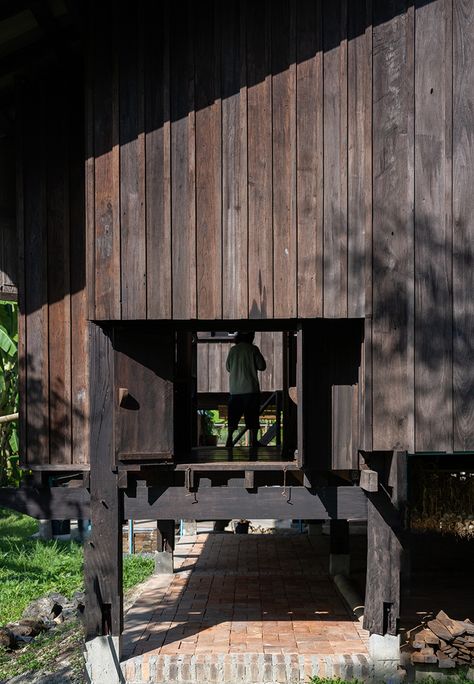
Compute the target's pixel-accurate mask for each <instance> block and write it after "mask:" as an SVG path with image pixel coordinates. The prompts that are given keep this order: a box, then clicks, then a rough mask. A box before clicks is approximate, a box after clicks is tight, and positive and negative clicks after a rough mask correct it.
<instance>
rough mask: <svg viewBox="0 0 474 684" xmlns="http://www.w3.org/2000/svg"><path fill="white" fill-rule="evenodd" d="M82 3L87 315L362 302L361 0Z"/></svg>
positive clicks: (158, 315) (165, 315) (286, 310)
mask: <svg viewBox="0 0 474 684" xmlns="http://www.w3.org/2000/svg"><path fill="white" fill-rule="evenodd" d="M92 8H93V11H92V12H91V27H90V30H91V32H92V34H93V36H94V39H93V40H92V41H91V44H90V46H91V51H90V54H89V59H90V70H89V78H88V95H89V97H88V117H89V119H88V125H89V127H90V131H89V133H90V139H89V148H88V155H89V159H90V164H89V180H88V187H90V191H91V195H90V197H91V200H90V205H89V210H90V226H89V229H90V234H89V241H88V245H89V258H90V268H91V281H90V285H91V293H90V294H91V297H90V309H89V313H90V316H91V318H93V319H109V320H111V319H114V320H115V319H145V318H150V319H171V318H174V319H200V320H204V319H210V320H214V319H223V318H224V319H225V318H228V319H229V318H233V319H242V318H249V317H250V318H265V319H268V318H293V317H301V318H308V317H317V316H324V317H329V318H331V317H343V318H344V317H360V316H363V315H364V312H365V275H364V263H365V240H366V236H369V235H370V225H369V221H370V215H371V213H370V203H369V198H370V187H371V182H370V160H371V149H370V130H371V129H370V118H369V119H365V118H364V116H362V113H363V112H370V96H371V83H370V70H371V60H370V55H371V52H370V50H371V32H370V31H367V32H366V31H365V13H366V9H365V5H364V3H361V2H351V3H347V6H346V3H341V2H330V3H329V2H328V3H326V4H324V3H320V2H315V1H314V0H298V2H295V1H294V0H292V1H291V2H288V1H281V0H272V2H265V1H259V2H248V3H246V2H245V1H242V2H240V1H237V0H230V1H229V2H225V3H221V2H213V1H209V0H205V1H204V2H199V3H195V2H188V3H187V2H179V3H169V2H164V3H148V4H142V3H137V4H136V6H134V5H133V4H132V3H126V10H124V12H123V13H120V12H119V11H118V5H117V4H113V5H110V6H109V4H108V3H100V5H97V3H93V4H92ZM323 14H324V21H322V16H323ZM352 36H353V39H352V40H349V38H351V37H352Z"/></svg>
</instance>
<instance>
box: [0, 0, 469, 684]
mask: <svg viewBox="0 0 474 684" xmlns="http://www.w3.org/2000/svg"><path fill="white" fill-rule="evenodd" d="M2 27H3V28H5V29H7V28H8V31H4V32H3V31H2ZM473 55H474V3H473V2H471V0H420V1H418V0H416V1H414V2H405V1H404V0H388V1H387V0H350V1H349V0H331V1H328V2H326V1H325V0H271V2H270V1H269V0H225V2H222V1H219V0H202V1H201V2H192V1H186V0H176V2H168V1H167V0H163V2H145V1H143V2H134V3H132V2H108V1H107V0H103V1H100V2H88V3H83V2H76V1H74V0H73V1H71V2H70V1H67V0H60V1H58V2H54V3H53V2H46V1H45V2H39V3H38V2H36V3H34V2H31V3H30V2H20V1H19V2H10V3H6V5H5V8H4V9H3V8H2V9H0V127H1V128H0V178H2V179H5V182H3V180H2V187H1V188H0V202H1V206H0V221H1V223H0V227H1V229H2V236H3V238H2V239H3V243H2V245H5V244H9V245H10V247H11V245H12V240H14V241H15V244H16V246H17V248H18V249H17V251H18V266H17V264H16V263H14V262H13V256H12V253H13V252H12V250H11V249H6V248H2V250H3V251H2V252H1V257H2V259H3V263H2V264H1V267H2V270H3V281H2V285H1V287H4V288H5V290H6V291H8V292H11V291H12V290H13V289H14V288H13V286H12V282H13V285H16V286H17V288H18V299H19V304H20V312H21V327H20V354H21V356H20V381H21V411H20V424H21V462H22V465H23V466H24V467H25V469H27V470H29V471H31V473H32V475H31V476H30V480H29V481H27V482H26V483H25V485H24V486H22V487H21V488H20V489H18V490H4V491H2V492H0V504H1V505H8V506H10V507H12V508H16V509H17V510H22V511H25V512H28V513H29V514H31V515H34V516H36V517H38V518H42V519H53V518H54V519H57V518H90V519H91V521H92V537H91V541H90V543H88V544H87V545H86V553H85V581H86V591H87V615H86V625H87V637H88V645H89V651H90V654H91V656H90V657H91V658H92V659H93V658H94V653H96V652H97V651H96V650H94V649H96V647H97V644H99V645H100V643H102V642H103V640H104V638H105V637H107V640H106V641H107V644H109V646H110V647H111V648H112V646H111V645H113V648H115V649H116V655H117V656H118V657H119V656H120V638H121V633H122V628H123V600H122V599H123V591H122V543H121V534H122V524H123V521H124V520H128V519H141V518H146V519H154V520H157V521H158V527H159V530H160V544H161V545H162V549H163V550H169V549H172V547H173V543H174V542H173V539H174V532H173V530H174V525H173V522H172V521H175V520H179V519H189V518H194V519H195V518H200V519H212V520H219V519H231V518H251V517H258V518H299V519H306V520H330V521H331V522H332V523H333V525H332V528H331V529H333V532H334V537H335V538H336V536H338V535H339V536H338V539H337V543H338V544H339V545H341V544H342V545H344V543H345V542H344V538H342V539H341V535H342V537H344V534H345V530H346V527H344V524H342V525H341V524H340V521H347V520H348V519H356V520H367V525H368V556H367V585H366V596H365V626H366V627H367V628H368V629H369V630H370V632H371V634H376V635H380V636H384V635H389V636H390V635H391V636H396V634H397V619H398V617H399V612H400V573H401V569H402V568H401V566H402V557H403V540H404V534H403V533H404V525H405V515H404V510H405V506H406V504H407V496H408V494H407V492H408V486H407V485H408V484H409V483H408V480H407V462H408V461H409V459H410V457H411V455H413V454H421V453H424V452H427V453H439V454H445V455H446V458H449V457H450V455H457V456H458V457H462V458H465V459H466V463H467V459H470V458H472V453H473V452H474V402H473V398H474V342H473V340H474V298H473V292H474V275H473V274H474V269H473V260H474V193H473V184H474V135H473V132H474V120H473V117H472V110H473V108H474V70H473V69H472V59H473ZM7 238H8V239H7ZM15 259H16V256H15ZM3 283H5V285H3ZM238 329H242V330H253V331H257V333H258V334H261V335H262V336H264V335H266V336H267V337H266V338H265V339H270V340H271V344H272V345H273V346H272V350H273V351H272V352H271V354H273V357H272V358H273V359H274V375H273V377H274V382H273V381H272V382H273V385H272V386H269V387H268V388H267V389H268V393H269V394H271V393H276V394H275V397H278V410H277V413H278V415H279V416H281V424H282V428H281V430H280V431H279V432H280V435H281V438H280V439H279V442H278V443H277V444H276V445H275V446H269V447H267V448H266V449H265V450H264V452H262V454H261V457H260V458H259V457H258V456H257V458H256V459H255V460H252V459H251V458H249V455H248V453H246V452H245V449H241V450H240V452H239V457H238V458H236V457H235V456H234V459H233V460H232V461H230V460H228V459H227V458H226V457H225V455H223V453H222V451H219V447H217V449H212V448H202V447H200V446H199V444H198V440H197V418H196V414H197V411H198V409H199V408H200V407H201V408H202V407H208V406H210V405H211V404H210V403H209V402H211V399H212V397H211V395H212V393H213V392H215V393H217V394H221V395H222V393H223V392H225V387H224V385H222V384H219V386H217V385H216V387H214V388H213V387H212V381H211V384H209V381H208V380H202V383H203V384H202V385H200V388H198V384H197V378H198V375H199V369H198V366H199V363H200V360H201V363H203V359H204V358H205V355H206V354H207V357H206V358H207V363H208V364H209V363H210V361H209V359H210V358H213V359H214V361H213V363H214V367H215V368H216V369H217V368H222V359H223V351H222V347H220V346H219V345H220V344H227V343H228V342H226V341H225V338H224V337H222V339H221V338H219V335H217V337H216V336H213V335H211V333H213V332H215V331H234V330H238ZM206 336H208V337H206ZM200 345H201V346H200ZM204 345H208V346H207V347H206V350H207V351H206V352H205V353H204V351H203V350H204ZM211 347H212V349H211ZM216 354H217V356H216ZM213 355H214V356H213ZM216 359H217V360H216ZM209 367H211V366H209ZM204 375H205V374H203V376H204ZM206 382H207V384H206ZM291 387H295V388H296V390H295V392H290V391H289V389H290V388H291ZM198 390H199V391H198ZM201 395H203V396H204V395H206V396H205V397H204V398H203V396H202V397H201V399H200V396H201ZM223 400H225V397H224V399H223V398H222V397H221V398H220V399H219V401H223ZM295 400H296V401H295ZM199 401H202V402H203V403H202V404H199ZM216 401H217V400H216ZM206 402H207V403H206ZM275 402H276V399H275ZM217 452H219V453H217ZM59 476H60V477H61V478H62V479H61V480H60V481H59V480H58V477H59ZM68 476H70V477H69V478H68ZM230 478H232V479H233V482H234V485H233V486H232V487H229V486H227V485H228V482H229V479H230ZM236 479H238V480H240V486H235V480H236ZM59 482H61V484H62V485H64V483H66V484H68V485H69V486H57V485H59ZM270 485H271V486H270ZM289 486H291V505H289V503H288V497H284V496H282V491H283V489H284V488H285V487H289ZM189 493H191V494H194V495H195V496H193V495H192V496H189ZM380 549H383V550H384V552H383V553H380ZM94 681H96V680H95V679H94Z"/></svg>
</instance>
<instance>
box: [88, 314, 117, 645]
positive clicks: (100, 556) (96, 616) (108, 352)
mask: <svg viewBox="0 0 474 684" xmlns="http://www.w3.org/2000/svg"><path fill="white" fill-rule="evenodd" d="M89 332H90V350H91V363H90V376H91V388H92V394H91V427H90V440H91V442H90V454H91V470H90V518H91V522H92V535H91V539H90V540H89V542H88V543H87V544H86V545H85V549H84V583H85V589H86V602H87V609H86V612H85V630H86V637H87V638H93V637H95V636H99V635H107V634H112V635H120V634H121V632H122V628H123V601H122V597H123V588H122V520H123V510H122V508H123V497H122V492H121V490H119V488H118V482H117V474H116V473H114V472H113V471H112V465H113V446H114V444H113V443H114V430H113V413H114V411H113V377H114V358H113V349H112V342H111V339H110V337H109V335H108V334H107V333H106V332H105V331H103V330H102V329H101V328H99V326H97V325H94V324H93V323H90V324H89Z"/></svg>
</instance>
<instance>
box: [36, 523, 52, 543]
mask: <svg viewBox="0 0 474 684" xmlns="http://www.w3.org/2000/svg"><path fill="white" fill-rule="evenodd" d="M38 538H39V539H44V540H49V539H52V538H53V521H52V520H40V521H39V526H38Z"/></svg>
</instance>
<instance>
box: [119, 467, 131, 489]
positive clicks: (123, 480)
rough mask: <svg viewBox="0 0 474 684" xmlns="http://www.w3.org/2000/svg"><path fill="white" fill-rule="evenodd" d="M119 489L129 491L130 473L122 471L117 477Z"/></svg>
mask: <svg viewBox="0 0 474 684" xmlns="http://www.w3.org/2000/svg"><path fill="white" fill-rule="evenodd" d="M117 487H118V488H119V489H127V487H128V471H127V470H120V471H119V473H118V476H117Z"/></svg>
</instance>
